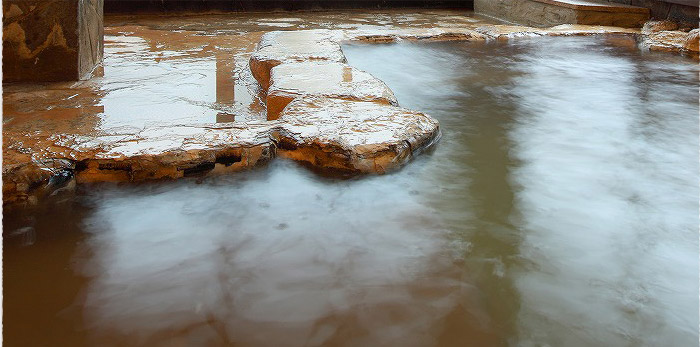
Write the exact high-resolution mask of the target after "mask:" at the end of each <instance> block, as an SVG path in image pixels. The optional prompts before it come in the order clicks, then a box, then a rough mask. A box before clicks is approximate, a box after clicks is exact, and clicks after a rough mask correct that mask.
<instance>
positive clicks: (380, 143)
mask: <svg viewBox="0 0 700 347" xmlns="http://www.w3.org/2000/svg"><path fill="white" fill-rule="evenodd" d="M279 120H280V121H281V124H280V127H279V128H278V129H277V130H276V131H275V133H274V137H275V139H276V140H277V142H278V144H279V149H278V154H279V155H280V156H283V157H287V158H291V159H294V160H298V161H303V162H306V163H309V164H311V165H312V166H315V167H321V168H332V169H336V170H341V171H349V172H363V173H386V172H388V171H391V170H393V169H396V168H398V167H400V166H401V165H403V164H404V163H406V162H407V161H408V160H409V159H410V158H412V157H413V156H414V155H415V154H417V153H418V152H419V151H420V150H422V149H424V148H427V147H429V146H430V145H432V144H433V143H435V141H437V140H438V139H439V137H440V126H439V123H438V121H437V120H435V119H433V118H432V117H430V116H428V115H426V114H423V113H420V112H416V111H411V110H407V109H404V108H400V107H395V106H390V105H381V104H377V103H373V102H361V101H349V100H341V99H332V98H318V97H305V98H298V99H296V100H294V101H292V102H291V103H290V104H289V105H288V106H287V107H286V108H285V109H284V111H283V113H282V116H281V117H280V119H279Z"/></svg>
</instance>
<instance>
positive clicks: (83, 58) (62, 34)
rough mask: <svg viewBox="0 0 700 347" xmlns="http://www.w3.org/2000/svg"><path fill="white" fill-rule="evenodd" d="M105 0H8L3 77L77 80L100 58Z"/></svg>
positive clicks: (4, 28)
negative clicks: (103, 2) (103, 3)
mask: <svg viewBox="0 0 700 347" xmlns="http://www.w3.org/2000/svg"><path fill="white" fill-rule="evenodd" d="M102 1H103V0H53V1H50V0H4V1H3V81H5V82H13V81H61V80H78V79H80V78H81V77H82V76H83V75H85V73H87V72H90V71H91V70H92V69H93V68H94V66H95V64H97V63H98V62H99V61H100V60H101V59H102V52H103V46H102V41H103V35H102V33H103V21H102Z"/></svg>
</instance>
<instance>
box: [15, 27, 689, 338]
mask: <svg viewBox="0 0 700 347" xmlns="http://www.w3.org/2000/svg"><path fill="white" fill-rule="evenodd" d="M623 41H624V40H623ZM617 43H618V42H617V41H610V42H608V41H606V40H605V39H603V38H598V37H580V38H541V39H528V40H522V41H518V42H511V43H502V42H501V43H490V44H483V43H425V44H423V43H422V44H408V43H404V44H390V45H353V46H345V47H344V51H345V54H346V56H347V57H348V60H349V62H350V63H351V64H352V65H354V66H356V67H358V68H360V69H363V70H366V71H368V72H370V73H373V74H374V75H375V76H377V77H379V78H380V79H382V80H383V81H385V82H386V83H387V84H388V85H389V87H391V88H392V89H393V90H394V92H395V93H396V96H397V97H398V99H399V102H400V103H401V104H402V105H403V106H405V107H409V108H413V109H418V110H421V111H425V112H428V113H430V114H431V115H433V116H435V117H436V118H438V119H439V120H440V122H441V126H442V129H443V137H442V140H441V141H440V142H439V143H438V144H437V146H436V147H435V148H434V149H433V150H432V151H430V152H429V153H425V154H423V155H422V156H420V157H419V158H417V160H414V161H413V162H412V163H410V164H409V165H408V166H407V167H405V168H404V169H402V170H400V171H398V172H396V173H393V174H390V175H386V176H372V177H364V178H356V179H351V180H336V179H326V178H320V177H318V176H316V175H314V174H312V173H310V172H308V171H306V170H304V169H301V168H299V167H298V166H296V165H295V164H293V163H290V162H285V161H276V162H273V163H272V164H271V165H270V166H268V167H265V168H261V169H258V170H254V171H251V172H247V173H243V174H239V175H233V176H228V177H220V178H215V179H205V180H204V181H202V182H197V181H195V180H185V181H178V182H164V183H157V184H142V185H99V186H88V187H83V188H82V189H81V190H80V191H79V192H78V194H77V195H76V196H59V197H56V198H55V200H56V201H52V202H46V203H45V204H42V205H41V206H39V207H38V208H37V210H35V211H31V212H32V213H31V214H30V213H27V211H25V213H24V214H23V215H20V214H19V213H17V212H14V213H13V212H8V213H6V214H5V221H4V226H5V230H6V231H5V252H4V261H5V262H4V270H5V272H4V287H5V291H4V297H5V301H4V304H5V306H4V337H5V343H6V344H7V345H8V346H20V345H21V346H29V345H66V346H80V345H108V346H109V345H115V346H122V345H123V346H127V345H128V346H133V345H144V346H172V345H177V346H179V345H225V344H235V345H240V346H253V345H255V346H260V345H264V346H302V345H308V346H312V345H338V346H367V345H375V346H376V345H395V346H437V345H439V346H503V345H511V346H692V345H696V344H697V341H698V332H697V327H698V136H699V130H698V67H697V65H696V64H695V63H693V62H692V61H688V60H685V59H684V58H680V57H675V56H672V55H666V54H642V53H640V52H638V51H637V50H636V49H633V48H625V45H619V46H618V45H617ZM623 43H624V42H623ZM22 227H25V228H24V229H21V228H22Z"/></svg>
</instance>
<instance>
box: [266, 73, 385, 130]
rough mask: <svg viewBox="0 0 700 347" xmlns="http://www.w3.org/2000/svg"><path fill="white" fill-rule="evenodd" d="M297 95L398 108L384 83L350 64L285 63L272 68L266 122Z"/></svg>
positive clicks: (272, 118) (276, 115) (275, 116)
mask: <svg viewBox="0 0 700 347" xmlns="http://www.w3.org/2000/svg"><path fill="white" fill-rule="evenodd" d="M300 96H324V97H332V98H338V99H345V100H356V101H373V102H376V103H380V104H385V105H394V106H398V101H396V97H395V96H394V93H393V92H392V91H391V90H390V89H389V87H387V86H386V84H384V82H382V81H380V80H378V79H377V78H375V77H374V76H372V75H370V74H368V73H366V72H364V71H360V70H358V69H356V68H354V67H352V66H350V65H347V64H343V63H336V62H315V61H307V62H298V63H296V62H295V63H284V64H281V65H277V66H276V67H274V68H272V72H271V77H270V87H269V89H268V91H267V119H268V120H274V119H277V118H278V117H279V114H280V112H282V109H284V107H285V106H287V104H289V102H291V101H292V100H293V99H295V98H297V97H300Z"/></svg>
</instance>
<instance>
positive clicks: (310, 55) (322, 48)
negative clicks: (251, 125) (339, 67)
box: [250, 30, 346, 90]
mask: <svg viewBox="0 0 700 347" xmlns="http://www.w3.org/2000/svg"><path fill="white" fill-rule="evenodd" d="M307 60H314V61H318V60H325V61H333V62H339V63H345V62H346V59H345V55H343V51H342V49H340V45H339V44H338V43H337V42H335V41H334V40H333V39H332V34H331V32H330V31H329V30H301V31H272V32H269V33H266V34H264V35H263V36H262V38H261V39H260V42H259V43H258V47H257V50H256V51H255V53H253V55H252V56H251V57H250V71H251V72H252V73H253V77H255V79H256V80H257V81H258V83H260V86H261V87H262V88H263V90H267V88H268V87H269V85H270V70H271V69H272V68H273V67H275V66H277V65H279V64H282V63H284V62H295V61H296V62H301V61H307Z"/></svg>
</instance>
